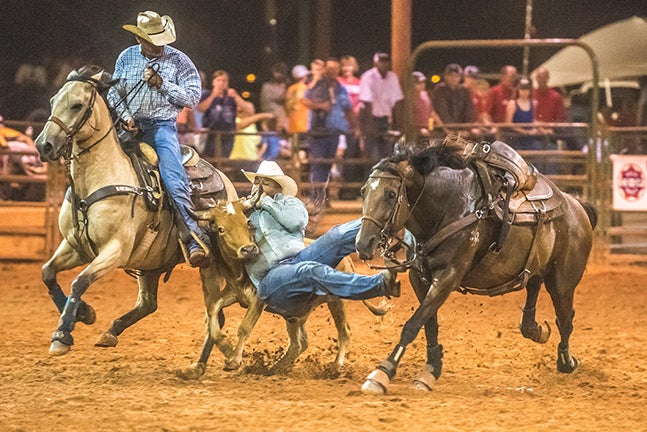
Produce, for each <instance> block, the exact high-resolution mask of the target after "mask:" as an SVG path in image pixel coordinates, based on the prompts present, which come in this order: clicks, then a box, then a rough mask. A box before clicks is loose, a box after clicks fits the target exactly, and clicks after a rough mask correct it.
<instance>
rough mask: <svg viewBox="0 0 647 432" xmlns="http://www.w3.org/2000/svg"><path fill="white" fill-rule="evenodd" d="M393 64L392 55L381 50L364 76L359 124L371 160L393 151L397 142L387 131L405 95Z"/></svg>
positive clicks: (360, 87)
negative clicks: (397, 106)
mask: <svg viewBox="0 0 647 432" xmlns="http://www.w3.org/2000/svg"><path fill="white" fill-rule="evenodd" d="M390 68H391V56H389V55H388V54H387V53H383V52H377V53H375V55H374V56H373V67H372V68H371V69H369V70H367V71H366V72H364V74H362V77H361V79H360V85H359V100H360V109H359V115H358V120H359V128H360V132H361V134H362V136H363V137H364V155H365V156H366V157H367V158H368V159H369V160H371V161H378V160H380V159H382V158H385V157H387V156H389V155H390V154H391V153H392V152H393V142H392V141H391V140H390V139H388V136H387V132H388V131H389V130H390V129H391V126H392V123H393V112H394V108H395V106H396V104H398V103H399V102H400V101H402V99H403V97H404V96H403V94H402V89H401V88H400V80H399V79H398V76H397V75H396V74H395V72H392V71H391V70H390Z"/></svg>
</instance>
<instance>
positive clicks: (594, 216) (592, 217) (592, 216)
mask: <svg viewBox="0 0 647 432" xmlns="http://www.w3.org/2000/svg"><path fill="white" fill-rule="evenodd" d="M577 202H579V203H580V205H581V206H582V208H584V211H585V212H586V215H587V216H588V217H589V222H591V228H592V229H593V228H595V226H596V225H597V224H598V211H597V210H596V209H595V207H594V206H593V204H591V203H588V202H586V201H580V200H579V199H578V200H577Z"/></svg>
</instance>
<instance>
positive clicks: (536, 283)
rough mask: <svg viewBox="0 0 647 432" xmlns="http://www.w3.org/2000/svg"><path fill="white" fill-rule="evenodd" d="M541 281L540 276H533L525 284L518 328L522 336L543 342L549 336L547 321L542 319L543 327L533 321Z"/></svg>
mask: <svg viewBox="0 0 647 432" xmlns="http://www.w3.org/2000/svg"><path fill="white" fill-rule="evenodd" d="M541 283H542V280H541V278H540V277H533V278H531V279H530V280H529V281H528V285H527V286H526V304H525V306H524V307H523V314H522V315H521V322H520V323H519V330H521V335H522V336H523V337H525V338H527V339H530V340H531V341H534V342H537V343H542V344H543V343H546V342H547V341H548V338H549V337H550V326H549V325H548V322H547V321H544V326H545V328H544V327H543V326H541V325H539V324H538V323H537V321H535V312H536V310H537V297H538V296H539V290H540V289H541Z"/></svg>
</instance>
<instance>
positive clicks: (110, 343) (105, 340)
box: [94, 332, 119, 348]
mask: <svg viewBox="0 0 647 432" xmlns="http://www.w3.org/2000/svg"><path fill="white" fill-rule="evenodd" d="M118 342H119V339H117V336H115V335H113V334H112V333H108V332H104V333H103V334H102V335H101V336H100V337H99V340H98V341H97V343H95V344H94V346H98V347H101V348H112V347H116V346H117V343H118Z"/></svg>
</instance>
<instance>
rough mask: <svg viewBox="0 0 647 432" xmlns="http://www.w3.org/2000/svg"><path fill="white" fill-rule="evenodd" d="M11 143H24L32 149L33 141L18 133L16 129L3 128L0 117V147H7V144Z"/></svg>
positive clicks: (0, 117)
mask: <svg viewBox="0 0 647 432" xmlns="http://www.w3.org/2000/svg"><path fill="white" fill-rule="evenodd" d="M11 141H16V142H21V143H25V144H28V145H29V146H31V147H34V141H33V140H32V139H31V138H30V137H28V136H27V135H25V134H24V133H22V132H20V131H17V130H16V129H12V128H9V127H7V126H5V124H4V117H2V116H1V115H0V147H1V148H7V147H9V142H11ZM34 148H35V147H34Z"/></svg>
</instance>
